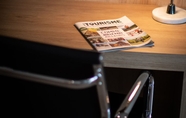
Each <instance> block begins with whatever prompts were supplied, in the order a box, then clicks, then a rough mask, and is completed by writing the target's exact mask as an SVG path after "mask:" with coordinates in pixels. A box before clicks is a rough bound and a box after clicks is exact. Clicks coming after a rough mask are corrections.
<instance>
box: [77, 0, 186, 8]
mask: <svg viewBox="0 0 186 118" xmlns="http://www.w3.org/2000/svg"><path fill="white" fill-rule="evenodd" d="M77 1H100V2H113V3H130V4H154V5H158V6H164V5H168V4H169V3H170V0H77ZM174 3H175V5H176V6H178V7H182V8H185V9H186V0H174Z"/></svg>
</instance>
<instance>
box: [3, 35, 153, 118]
mask: <svg viewBox="0 0 186 118" xmlns="http://www.w3.org/2000/svg"><path fill="white" fill-rule="evenodd" d="M3 38H4V37H3ZM98 60H99V62H100V63H98V64H94V65H93V68H94V76H93V77H91V78H82V79H83V80H69V79H65V78H60V77H53V76H48V75H42V74H36V73H33V72H26V71H22V70H17V69H15V68H11V67H6V66H4V65H1V66H0V75H4V76H9V77H17V78H20V79H26V80H29V81H34V82H39V83H45V84H48V85H53V86H59V87H66V88H70V89H84V88H88V87H92V86H96V88H97V93H98V99H99V105H100V109H101V118H110V117H111V111H110V106H109V97H108V92H107V89H106V83H105V77H104V72H103V67H102V62H103V57H102V55H101V54H100V56H99V59H98ZM144 86H146V87H147V94H146V96H145V97H146V100H147V101H146V106H145V107H146V108H145V110H144V113H143V115H142V117H144V118H151V117H152V106H153V93H154V79H153V77H152V75H151V74H150V72H148V71H145V72H143V73H142V74H141V75H140V76H139V77H138V79H137V80H136V82H135V83H134V85H133V86H132V88H131V90H130V91H129V93H128V94H127V96H126V98H125V99H124V101H123V102H122V104H121V106H120V107H119V109H118V110H117V112H116V115H115V118H127V117H128V115H129V114H130V111H131V109H132V107H133V105H134V104H135V102H136V100H137V98H138V96H139V94H140V92H141V90H142V88H143V87H144Z"/></svg>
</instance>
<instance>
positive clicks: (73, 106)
mask: <svg viewBox="0 0 186 118" xmlns="http://www.w3.org/2000/svg"><path fill="white" fill-rule="evenodd" d="M0 54H1V56H0V86H1V108H3V110H2V111H1V113H2V115H3V114H4V115H5V116H7V117H9V116H13V117H16V116H17V117H52V118H56V117H62V118H99V117H105V118H107V117H110V109H109V101H108V94H107V91H106V86H105V80H104V75H103V72H102V71H103V70H102V58H103V57H102V56H101V54H100V53H98V52H94V51H83V50H76V49H69V48H64V47H57V46H51V45H47V44H41V43H36V42H30V41H25V40H21V39H16V38H11V37H5V36H0ZM99 95H101V97H100V96H99ZM90 106H91V107H90Z"/></svg>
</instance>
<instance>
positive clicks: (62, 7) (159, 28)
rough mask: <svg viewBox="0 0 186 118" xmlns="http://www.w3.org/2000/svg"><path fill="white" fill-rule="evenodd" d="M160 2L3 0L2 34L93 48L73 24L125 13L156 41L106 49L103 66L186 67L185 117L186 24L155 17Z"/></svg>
mask: <svg viewBox="0 0 186 118" xmlns="http://www.w3.org/2000/svg"><path fill="white" fill-rule="evenodd" d="M156 7H157V6H154V5H135V4H114V3H101V2H100V3H98V2H79V1H72V0H55V1H53V0H45V1H38V0H29V1H25V0H14V1H13V0H6V1H5V0H4V1H1V2H0V15H1V17H0V35H7V36H13V37H18V38H22V39H25V40H32V41H36V42H42V43H47V44H52V45H58V46H65V47H71V48H78V49H87V50H92V48H91V46H90V45H89V44H88V43H87V42H86V40H85V39H84V38H83V37H82V36H81V35H80V33H79V32H78V31H77V30H76V29H75V27H74V26H73V24H74V23H75V22H78V21H87V20H103V19H115V18H119V17H122V16H124V15H126V16H128V17H129V18H130V19H131V20H132V21H134V22H135V23H136V24H137V25H138V26H140V27H141V28H142V29H143V30H144V31H146V32H147V33H148V34H150V35H151V36H152V38H153V40H154V41H155V46H154V47H153V48H138V49H131V50H125V51H117V52H109V53H104V54H103V55H104V60H105V61H104V66H105V67H114V68H129V69H151V70H162V71H178V72H182V73H183V74H184V76H183V86H182V100H181V111H180V118H185V117H186V37H185V34H186V24H180V25H167V24H162V23H159V22H156V21H154V20H153V19H152V16H151V12H152V10H153V9H154V8H156ZM175 82H176V78H175Z"/></svg>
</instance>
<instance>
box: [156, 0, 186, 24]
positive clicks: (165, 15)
mask: <svg viewBox="0 0 186 118" xmlns="http://www.w3.org/2000/svg"><path fill="white" fill-rule="evenodd" d="M152 17H153V18H154V19H155V20H156V21H159V22H162V23H166V24H181V23H185V22H186V10H184V9H182V8H179V7H176V6H175V5H174V3H173V0H171V2H170V4H169V5H168V6H164V7H158V8H155V9H154V10H153V11H152Z"/></svg>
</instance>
